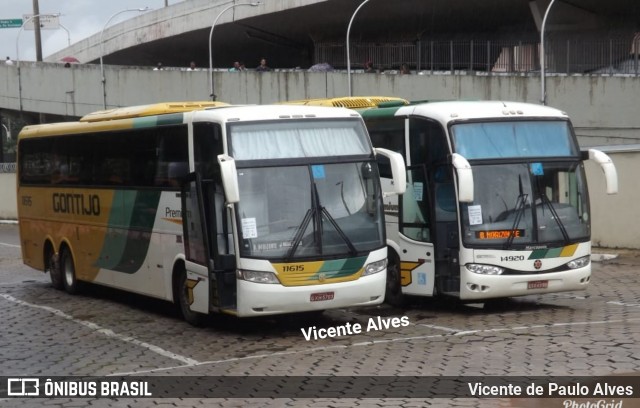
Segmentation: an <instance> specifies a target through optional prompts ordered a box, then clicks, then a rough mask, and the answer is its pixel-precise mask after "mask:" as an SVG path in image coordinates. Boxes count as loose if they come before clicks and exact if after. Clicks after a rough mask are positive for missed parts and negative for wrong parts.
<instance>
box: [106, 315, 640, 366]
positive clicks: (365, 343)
mask: <svg viewBox="0 0 640 408" xmlns="http://www.w3.org/2000/svg"><path fill="white" fill-rule="evenodd" d="M635 321H640V318H634V319H624V320H623V319H619V320H608V321H607V320H599V321H594V322H568V323H550V324H535V325H531V326H515V327H496V328H493V329H484V330H465V331H460V332H457V333H445V334H431V335H425V336H412V337H396V338H392V339H379V340H367V341H361V342H357V343H351V344H345V345H335V346H327V347H314V348H311V349H303V350H291V351H279V352H276V353H271V354H257V355H254V356H245V357H232V358H227V359H223V360H212V361H201V362H199V363H197V364H194V365H196V366H204V365H215V364H224V363H232V362H236V361H244V360H255V359H261V358H266V357H276V356H290V355H297V354H308V353H315V352H319V351H320V352H322V351H331V350H345V349H348V348H352V347H363V346H365V347H366V346H375V345H378V344H386V343H395V342H407V341H414V340H417V341H420V340H429V339H442V338H447V337H456V336H464V335H468V334H479V333H495V332H504V331H519V330H529V329H544V328H546V329H549V328H554V327H566V326H574V325H575V326H577V325H591V324H611V323H625V322H635ZM183 367H185V366H176V367H165V368H154V369H150V370H141V371H131V372H126V373H116V374H111V375H112V376H119V375H120V376H124V375H139V374H148V373H153V372H160V371H171V370H175V369H180V368H183Z"/></svg>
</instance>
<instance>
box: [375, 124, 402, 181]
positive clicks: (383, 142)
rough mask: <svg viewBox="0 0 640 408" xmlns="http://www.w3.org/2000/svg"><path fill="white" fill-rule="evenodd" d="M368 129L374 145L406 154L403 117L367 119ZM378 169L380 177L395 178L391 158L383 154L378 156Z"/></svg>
mask: <svg viewBox="0 0 640 408" xmlns="http://www.w3.org/2000/svg"><path fill="white" fill-rule="evenodd" d="M367 130H368V131H369V135H370V137H371V144H373V147H382V148H384V149H388V150H392V151H394V152H396V153H400V154H401V155H402V157H404V156H405V146H404V119H403V118H392V119H385V120H371V121H367ZM378 171H379V172H380V177H384V178H393V176H392V174H391V164H390V163H389V159H387V158H386V157H383V156H381V155H379V156H378Z"/></svg>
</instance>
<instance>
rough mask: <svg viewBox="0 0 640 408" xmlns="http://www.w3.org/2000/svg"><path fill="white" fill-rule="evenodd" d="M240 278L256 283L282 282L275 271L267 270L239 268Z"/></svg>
mask: <svg viewBox="0 0 640 408" xmlns="http://www.w3.org/2000/svg"><path fill="white" fill-rule="evenodd" d="M238 279H242V280H246V281H247V282H254V283H280V281H279V280H278V277H277V276H276V274H275V273H273V272H266V271H244V270H240V269H238Z"/></svg>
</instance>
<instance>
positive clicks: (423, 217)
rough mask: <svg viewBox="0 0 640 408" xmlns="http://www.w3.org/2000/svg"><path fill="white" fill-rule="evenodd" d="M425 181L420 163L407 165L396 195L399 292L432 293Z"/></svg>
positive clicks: (433, 277) (427, 191) (428, 199)
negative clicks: (402, 186) (398, 203)
mask: <svg viewBox="0 0 640 408" xmlns="http://www.w3.org/2000/svg"><path fill="white" fill-rule="evenodd" d="M430 197H431V194H430V192H429V183H428V182H427V179H426V174H425V170H424V166H422V165H420V166H409V167H407V190H406V192H405V193H404V195H403V196H402V197H401V198H400V201H401V203H402V204H401V209H400V234H399V235H400V239H399V240H398V245H399V247H400V252H401V253H400V254H399V255H400V259H401V262H400V284H401V285H402V293H404V294H408V295H420V296H432V295H433V288H434V282H435V266H434V248H433V239H432V236H431V231H432V227H431V208H430V205H429V203H430Z"/></svg>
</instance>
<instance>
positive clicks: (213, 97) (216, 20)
mask: <svg viewBox="0 0 640 408" xmlns="http://www.w3.org/2000/svg"><path fill="white" fill-rule="evenodd" d="M260 4H262V3H261V2H259V1H256V2H252V3H239V4H232V5H230V6H228V7H225V8H224V9H223V10H222V11H221V12H220V13H218V15H217V16H216V18H215V20H213V24H211V31H210V32H209V97H210V98H211V100H212V101H215V100H216V95H215V93H214V90H213V86H214V84H213V51H212V49H211V40H212V38H213V29H214V28H215V26H216V23H217V22H218V19H219V18H220V16H222V15H223V14H224V13H225V12H226V11H227V10H231V9H232V8H234V7H239V6H252V7H256V6H259V5H260Z"/></svg>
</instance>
